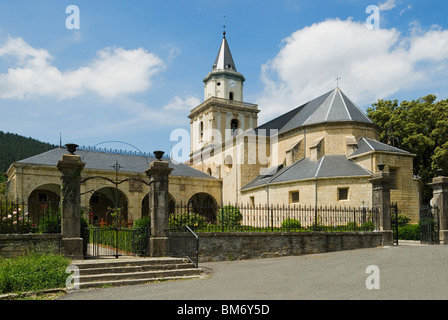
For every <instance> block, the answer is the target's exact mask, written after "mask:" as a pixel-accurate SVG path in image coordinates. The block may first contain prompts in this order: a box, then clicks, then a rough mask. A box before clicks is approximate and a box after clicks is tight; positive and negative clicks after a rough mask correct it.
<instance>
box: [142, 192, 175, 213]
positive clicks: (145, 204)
mask: <svg viewBox="0 0 448 320" xmlns="http://www.w3.org/2000/svg"><path fill="white" fill-rule="evenodd" d="M168 197H169V199H168V214H172V213H174V210H175V208H176V200H174V197H173V196H172V195H171V194H170V193H168ZM147 216H149V193H148V194H147V195H146V196H145V197H144V198H143V200H142V218H143V217H147Z"/></svg>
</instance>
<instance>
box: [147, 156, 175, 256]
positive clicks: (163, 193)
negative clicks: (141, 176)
mask: <svg viewBox="0 0 448 320" xmlns="http://www.w3.org/2000/svg"><path fill="white" fill-rule="evenodd" d="M155 153H156V152H155ZM162 155H163V153H156V156H157V157H158V158H157V160H156V161H153V162H151V163H150V164H149V168H148V170H146V174H147V175H148V177H149V212H150V213H151V239H150V241H149V253H150V255H151V256H152V257H161V256H170V255H171V250H170V243H169V239H168V235H167V230H168V214H169V213H168V201H169V195H168V176H169V175H170V173H171V171H173V169H172V168H170V167H169V163H168V162H166V161H162V160H161V158H162Z"/></svg>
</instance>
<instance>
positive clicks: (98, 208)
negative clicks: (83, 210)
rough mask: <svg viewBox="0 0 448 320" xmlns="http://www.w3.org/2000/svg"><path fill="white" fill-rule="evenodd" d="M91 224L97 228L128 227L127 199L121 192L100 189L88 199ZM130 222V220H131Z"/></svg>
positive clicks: (110, 188)
mask: <svg viewBox="0 0 448 320" xmlns="http://www.w3.org/2000/svg"><path fill="white" fill-rule="evenodd" d="M89 205H90V209H91V217H90V219H91V223H92V224H94V225H96V226H99V227H110V226H117V222H118V227H128V226H129V225H131V226H132V221H129V217H128V199H127V197H126V195H125V194H124V193H123V192H122V191H121V190H116V189H115V188H112V187H106V188H101V189H99V190H97V191H95V193H94V194H93V195H92V196H91V197H90V201H89ZM131 220H132V219H131Z"/></svg>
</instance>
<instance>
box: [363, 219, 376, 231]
mask: <svg viewBox="0 0 448 320" xmlns="http://www.w3.org/2000/svg"><path fill="white" fill-rule="evenodd" d="M361 230H363V231H373V230H375V224H374V223H373V221H367V222H364V223H363V224H362V225H361Z"/></svg>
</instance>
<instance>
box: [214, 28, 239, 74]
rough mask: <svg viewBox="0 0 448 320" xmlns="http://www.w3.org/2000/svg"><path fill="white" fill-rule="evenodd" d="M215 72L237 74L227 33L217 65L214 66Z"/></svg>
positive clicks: (220, 49)
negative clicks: (221, 71) (222, 71)
mask: <svg viewBox="0 0 448 320" xmlns="http://www.w3.org/2000/svg"><path fill="white" fill-rule="evenodd" d="M213 70H232V71H235V72H237V71H236V67H235V63H234V62H233V58H232V54H231V53H230V48H229V44H228V43H227V39H226V36H225V33H224V37H223V39H222V42H221V47H220V48H219V52H218V55H217V57H216V60H215V63H214V64H213Z"/></svg>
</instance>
